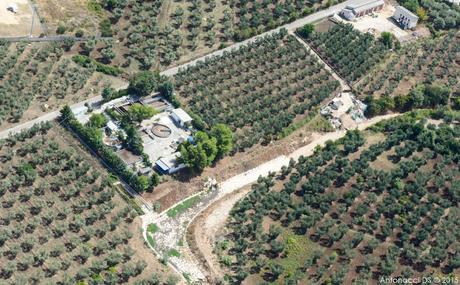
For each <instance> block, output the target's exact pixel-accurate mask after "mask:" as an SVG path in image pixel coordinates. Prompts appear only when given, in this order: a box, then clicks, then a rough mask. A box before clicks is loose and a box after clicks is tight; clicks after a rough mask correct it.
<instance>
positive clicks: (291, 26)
mask: <svg viewBox="0 0 460 285" xmlns="http://www.w3.org/2000/svg"><path fill="white" fill-rule="evenodd" d="M368 1H369V0H347V1H344V2H342V3H339V4H337V5H334V6H331V7H329V8H328V9H325V10H321V11H318V12H316V13H314V14H311V15H309V16H306V17H304V18H302V19H298V20H296V21H294V22H292V23H288V24H285V25H283V26H280V27H278V28H276V29H273V30H270V31H267V32H265V33H262V34H259V35H257V36H254V37H252V38H249V39H247V40H244V41H242V42H238V43H235V44H233V45H231V46H229V47H226V48H224V49H220V50H217V51H215V52H212V53H210V54H207V55H205V56H203V57H200V58H197V59H195V60H192V61H189V62H187V63H185V64H182V65H180V66H177V67H173V68H170V69H168V70H165V71H164V72H163V74H164V75H166V76H173V75H175V74H176V73H178V72H179V69H181V68H186V67H188V66H191V65H194V64H196V63H197V62H198V61H203V60H204V59H206V58H208V57H213V56H219V55H222V54H223V53H224V52H229V51H231V50H233V49H238V48H239V47H240V46H242V45H247V44H249V43H252V42H254V41H256V40H257V39H259V38H262V37H264V36H267V35H271V34H274V33H276V32H278V31H279V30H280V29H283V28H284V29H286V30H288V31H294V30H296V29H297V28H300V27H302V26H303V25H306V24H310V23H314V22H316V21H319V20H321V19H323V18H326V17H329V16H332V15H333V14H335V13H338V12H340V10H342V9H343V8H345V6H347V5H350V4H361V3H366V2H368Z"/></svg>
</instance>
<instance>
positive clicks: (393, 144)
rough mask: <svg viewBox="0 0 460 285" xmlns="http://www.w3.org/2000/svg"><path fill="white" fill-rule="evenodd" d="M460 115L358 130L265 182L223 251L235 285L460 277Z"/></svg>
mask: <svg viewBox="0 0 460 285" xmlns="http://www.w3.org/2000/svg"><path fill="white" fill-rule="evenodd" d="M449 116H452V115H449ZM455 118H457V119H458V116H455V115H454V123H453V124H450V125H449V124H444V123H442V122H440V121H437V122H436V125H437V126H435V125H429V126H427V125H426V121H424V120H422V121H416V120H415V119H414V118H413V117H409V116H404V117H402V118H399V119H394V120H391V121H387V122H384V123H381V124H380V125H378V126H375V127H373V128H372V129H371V131H366V132H356V131H352V132H349V133H348V134H347V135H346V136H345V137H344V138H343V139H341V140H339V141H337V142H335V143H332V142H331V143H329V144H327V145H326V147H325V148H323V149H322V150H320V151H318V152H317V153H316V154H315V155H314V156H312V157H308V158H300V159H299V161H298V162H297V163H295V164H290V165H289V166H286V167H284V168H283V169H282V171H281V174H279V175H271V176H269V177H265V178H260V179H259V181H258V183H257V184H256V185H253V186H252V188H253V191H252V192H251V193H250V194H248V196H247V197H245V198H244V199H242V200H241V201H239V202H238V203H237V205H236V206H235V207H234V208H233V210H232V212H231V218H230V220H229V221H228V223H227V225H226V227H227V228H228V233H227V234H226V235H225V236H224V237H223V238H219V239H218V242H217V244H216V248H215V252H217V254H218V258H219V260H220V262H221V264H222V266H223V267H226V268H227V270H228V273H230V274H231V275H232V282H233V283H234V284H241V283H243V284H260V283H262V282H270V283H276V284H287V283H289V282H294V283H295V282H296V280H297V281H300V284H313V283H318V284H323V283H325V284H328V283H332V284H378V280H379V278H380V277H382V276H383V277H389V276H406V277H417V276H418V277H421V276H436V277H441V278H442V277H447V276H458V274H459V273H460V269H459V267H460V262H459V260H460V255H459V254H460V243H459V236H460V233H459V231H458V227H459V218H460V211H459V209H458V207H459V202H460V200H459V195H458V192H459V189H460V184H459V183H458V181H459V179H460V172H459V170H458V169H459V168H458V159H459V149H460V141H459V137H460V131H459V130H460V127H459V125H458V120H456V119H455ZM430 122H434V121H432V120H431V121H430ZM430 138H431V139H430ZM433 138H435V139H433Z"/></svg>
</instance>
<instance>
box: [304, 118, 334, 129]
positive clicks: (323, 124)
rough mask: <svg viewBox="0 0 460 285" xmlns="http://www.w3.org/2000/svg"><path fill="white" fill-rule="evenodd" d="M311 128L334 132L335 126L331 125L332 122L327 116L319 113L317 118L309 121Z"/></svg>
mask: <svg viewBox="0 0 460 285" xmlns="http://www.w3.org/2000/svg"><path fill="white" fill-rule="evenodd" d="M309 126H310V128H311V129H312V130H313V131H317V132H333V131H334V127H333V126H332V125H331V122H329V120H328V119H326V118H325V117H323V116H321V115H318V116H316V117H315V118H313V119H312V120H311V122H310V123H309Z"/></svg>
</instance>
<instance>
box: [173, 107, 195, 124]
mask: <svg viewBox="0 0 460 285" xmlns="http://www.w3.org/2000/svg"><path fill="white" fill-rule="evenodd" d="M171 116H172V117H173V119H174V121H176V123H178V124H179V125H180V126H182V127H184V126H185V125H186V124H188V123H191V122H192V121H193V119H192V117H190V116H189V114H187V112H185V111H184V110H183V109H182V108H177V109H174V110H172V111H171Z"/></svg>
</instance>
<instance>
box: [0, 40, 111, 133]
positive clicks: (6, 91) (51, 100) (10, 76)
mask: <svg viewBox="0 0 460 285" xmlns="http://www.w3.org/2000/svg"><path fill="white" fill-rule="evenodd" d="M65 48H66V47H65V44H64V45H61V44H58V43H34V44H27V43H22V42H21V43H8V42H0V125H1V129H5V128H8V127H10V126H12V125H13V124H17V123H19V122H24V121H27V120H31V119H34V118H36V117H38V116H39V115H42V114H44V113H47V112H50V111H53V110H56V109H59V108H60V107H62V106H63V105H64V104H66V103H73V102H75V101H82V100H83V99H86V98H88V97H90V96H94V95H95V94H99V93H100V91H101V90H102V87H103V86H107V85H111V84H112V81H113V80H114V79H112V78H109V77H107V76H103V75H101V74H99V73H96V72H95V70H94V68H83V67H80V66H79V65H76V64H75V63H74V62H73V61H72V60H71V59H69V57H68V56H67V52H66V51H65ZM115 81H118V80H115Z"/></svg>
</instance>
